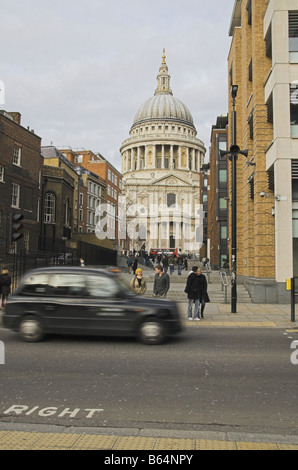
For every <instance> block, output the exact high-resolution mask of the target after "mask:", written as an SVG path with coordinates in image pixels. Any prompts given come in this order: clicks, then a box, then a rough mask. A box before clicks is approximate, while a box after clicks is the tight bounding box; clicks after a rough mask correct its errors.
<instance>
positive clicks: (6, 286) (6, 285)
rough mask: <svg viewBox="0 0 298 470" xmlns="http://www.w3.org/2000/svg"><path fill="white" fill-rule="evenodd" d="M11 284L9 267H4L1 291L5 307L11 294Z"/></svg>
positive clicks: (0, 282) (1, 277)
mask: <svg viewBox="0 0 298 470" xmlns="http://www.w3.org/2000/svg"><path fill="white" fill-rule="evenodd" d="M10 286H11V277H10V275H9V274H8V270H7V268H3V269H2V274H1V276H0V293H1V300H2V307H5V305H6V300H7V298H8V296H9V294H10Z"/></svg>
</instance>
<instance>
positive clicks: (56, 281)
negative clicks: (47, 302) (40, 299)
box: [48, 273, 86, 297]
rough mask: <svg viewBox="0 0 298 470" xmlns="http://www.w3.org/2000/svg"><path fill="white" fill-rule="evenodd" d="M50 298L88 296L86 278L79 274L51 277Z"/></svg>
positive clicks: (54, 275) (62, 274)
mask: <svg viewBox="0 0 298 470" xmlns="http://www.w3.org/2000/svg"><path fill="white" fill-rule="evenodd" d="M48 295H49V296H54V297H56V296H58V297H60V296H68V297H69V296H71V297H78V296H79V297H82V296H85V295H86V288H85V279H84V276H82V275H79V274H68V273H57V274H56V273H55V274H51V275H50V279H49V286H48Z"/></svg>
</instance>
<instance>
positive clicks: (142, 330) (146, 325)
mask: <svg viewBox="0 0 298 470" xmlns="http://www.w3.org/2000/svg"><path fill="white" fill-rule="evenodd" d="M137 337H138V340H139V341H140V342H141V343H143V344H161V343H163V342H164V341H165V339H166V334H165V329H164V326H163V325H162V323H161V322H160V321H158V320H156V319H155V318H148V319H147V320H145V321H143V323H141V325H140V326H139V330H138V335H137Z"/></svg>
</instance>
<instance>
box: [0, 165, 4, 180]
mask: <svg viewBox="0 0 298 470" xmlns="http://www.w3.org/2000/svg"><path fill="white" fill-rule="evenodd" d="M0 181H1V183H3V181H4V166H2V165H0Z"/></svg>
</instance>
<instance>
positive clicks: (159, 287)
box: [153, 264, 170, 297]
mask: <svg viewBox="0 0 298 470" xmlns="http://www.w3.org/2000/svg"><path fill="white" fill-rule="evenodd" d="M169 288H170V276H169V275H168V274H167V273H164V272H163V267H162V266H161V265H160V264H158V265H157V266H155V276H154V284H153V294H154V295H156V296H160V297H166V295H167V292H168V290H169Z"/></svg>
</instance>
